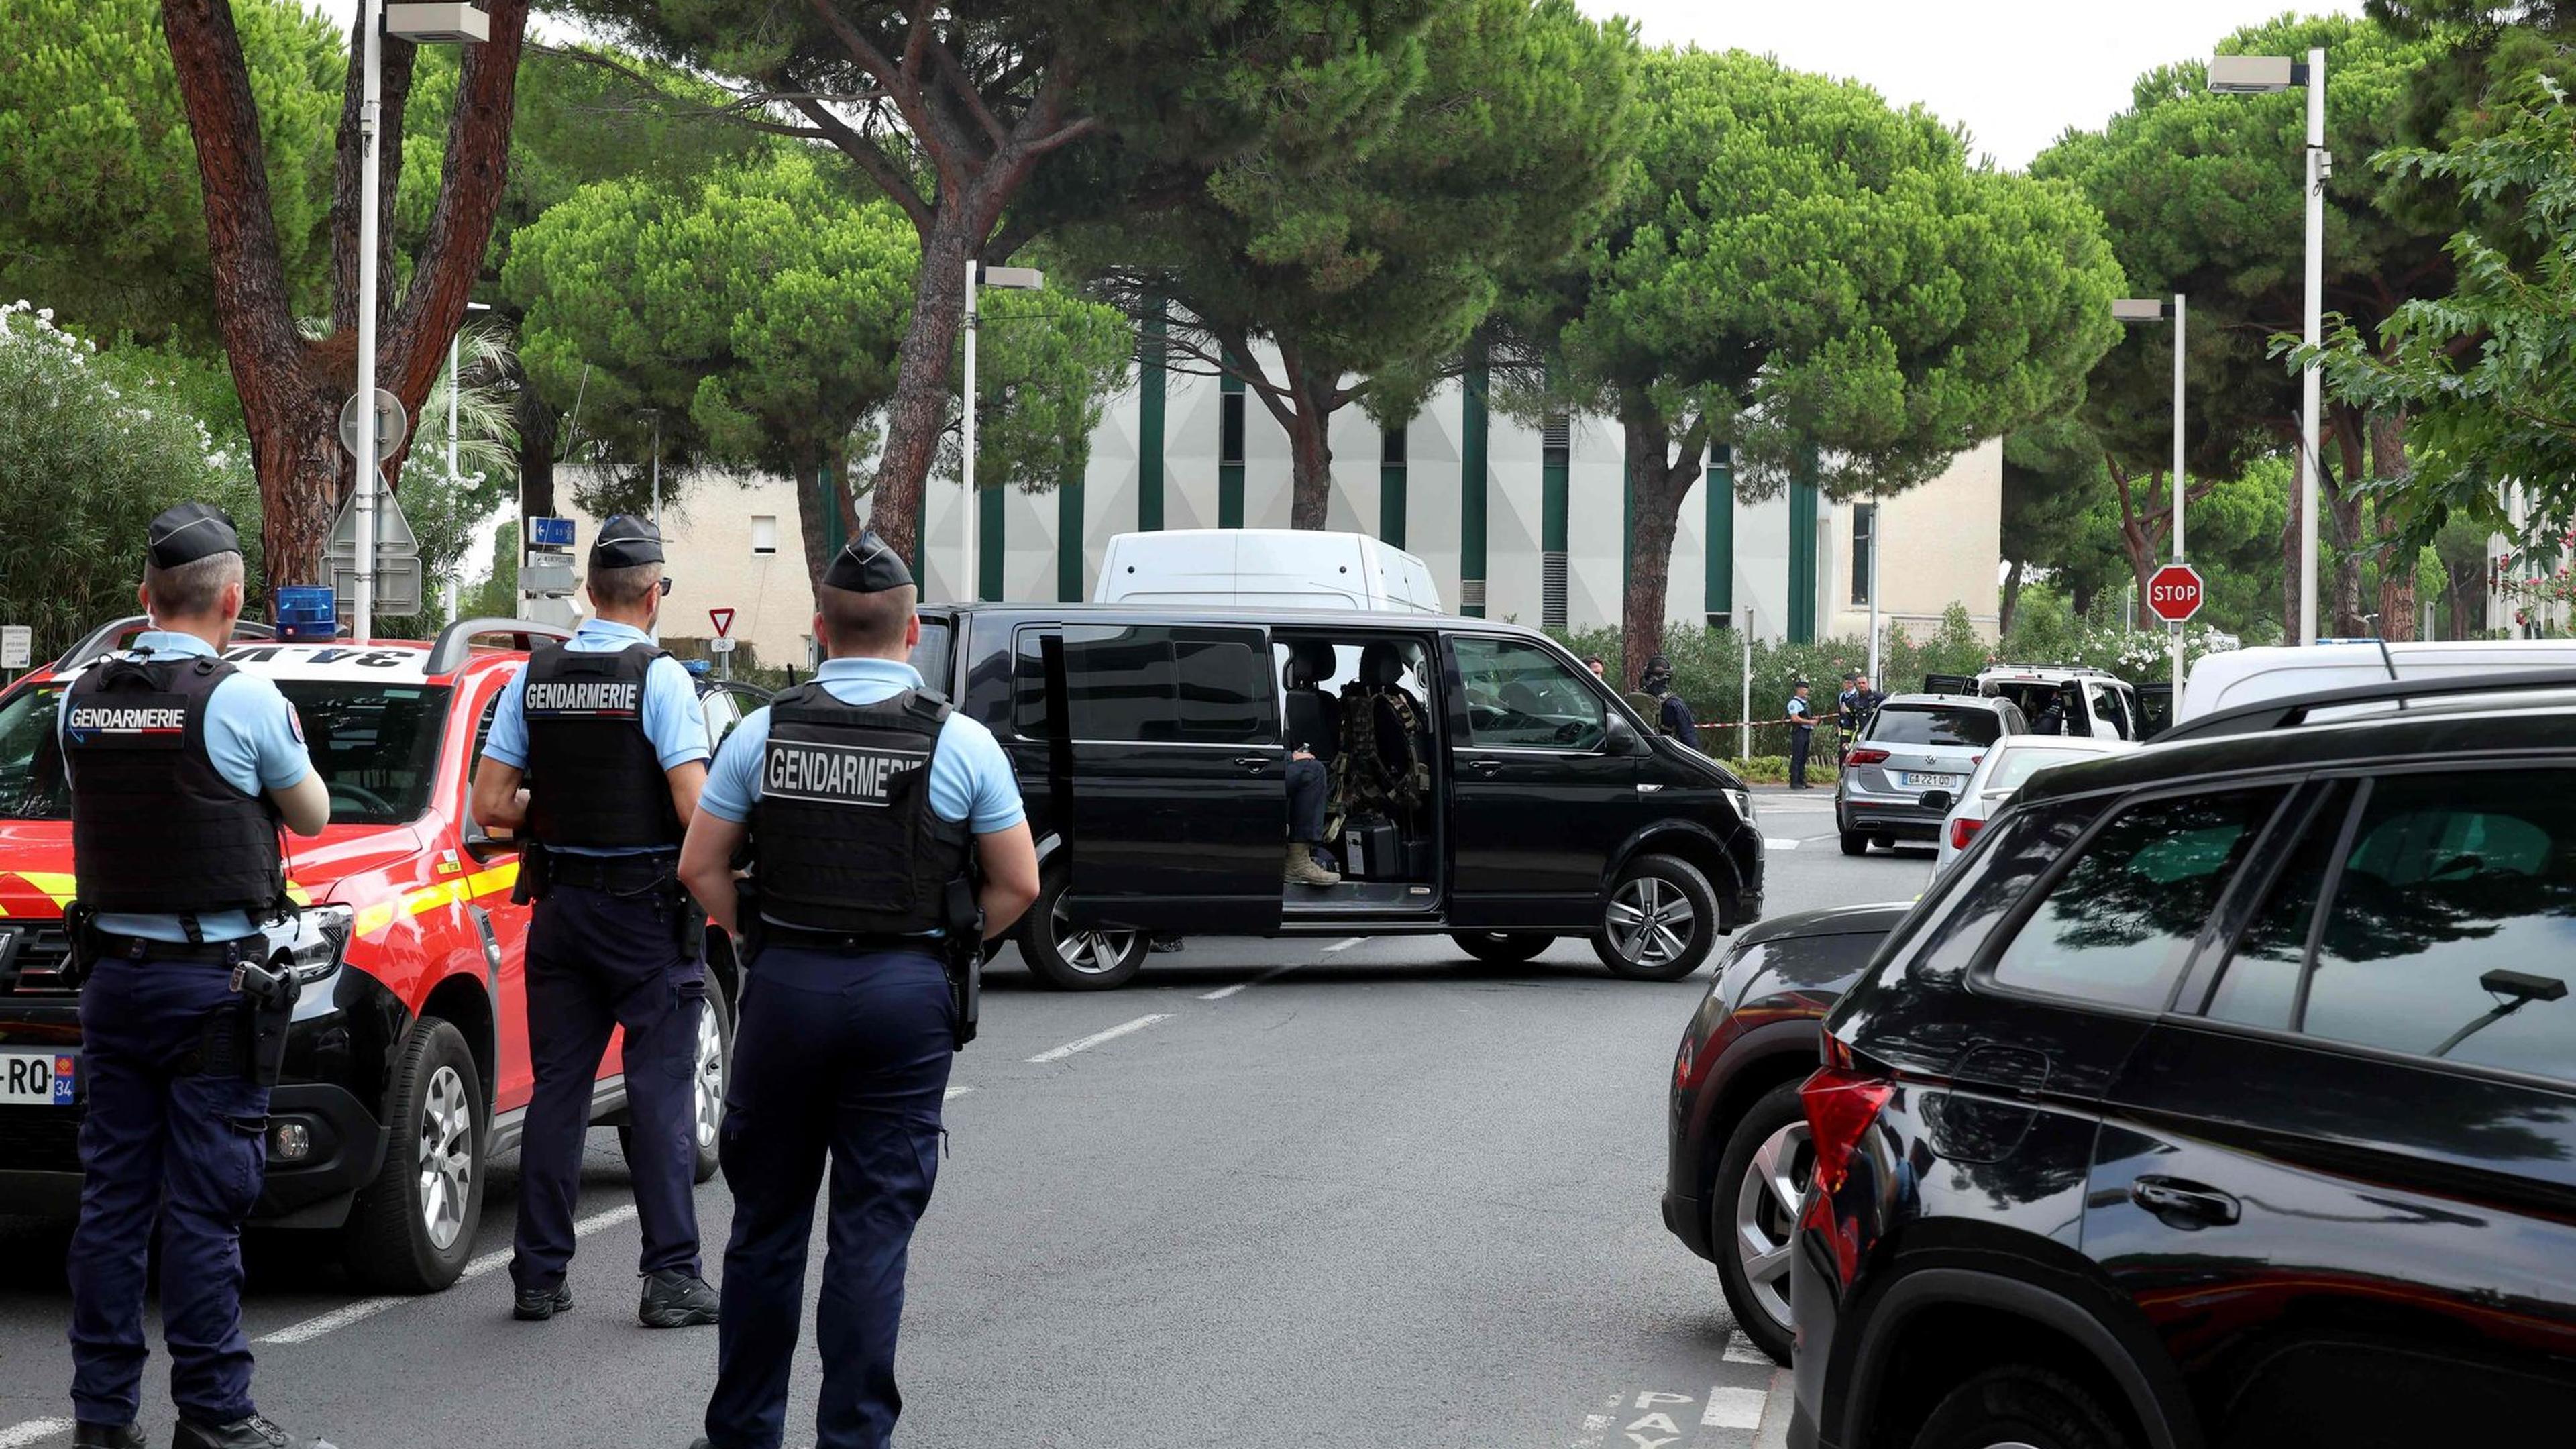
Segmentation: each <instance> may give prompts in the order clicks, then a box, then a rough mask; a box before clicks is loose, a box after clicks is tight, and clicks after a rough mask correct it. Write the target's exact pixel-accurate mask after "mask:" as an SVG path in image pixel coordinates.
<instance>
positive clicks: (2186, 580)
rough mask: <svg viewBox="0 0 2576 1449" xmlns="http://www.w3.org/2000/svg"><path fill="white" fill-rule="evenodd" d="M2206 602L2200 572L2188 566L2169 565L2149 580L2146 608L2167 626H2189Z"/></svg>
mask: <svg viewBox="0 0 2576 1449" xmlns="http://www.w3.org/2000/svg"><path fill="white" fill-rule="evenodd" d="M2206 598H2207V591H2206V590H2204V589H2203V588H2202V587H2201V584H2200V570H2198V569H2195V568H2193V567H2192V566H2191V565H2189V564H2187V563H2169V564H2166V565H2165V566H2164V567H2163V568H2160V569H2158V570H2156V572H2155V575H2154V577H2152V578H2150V579H2148V580H2147V607H2148V608H2150V609H2152V610H2154V611H2155V615H2156V617H2157V618H2159V619H2162V620H2164V621H2165V622H2166V623H2168V624H2182V623H2188V622H2189V621H2190V619H2191V616H2192V615H2194V614H2197V613H2199V612H2200V606H2201V604H2202V603H2203V602H2204V601H2205V600H2206Z"/></svg>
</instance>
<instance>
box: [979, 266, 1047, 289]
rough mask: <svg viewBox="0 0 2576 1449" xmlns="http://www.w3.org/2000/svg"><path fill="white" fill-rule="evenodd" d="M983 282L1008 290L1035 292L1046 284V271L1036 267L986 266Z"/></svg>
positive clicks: (988, 285)
mask: <svg viewBox="0 0 2576 1449" xmlns="http://www.w3.org/2000/svg"><path fill="white" fill-rule="evenodd" d="M983 283H984V285H985V286H987V287H999V288H1001V289H1002V290H1004V291H1008V292H1034V291H1037V290H1038V289H1040V288H1042V287H1044V286H1045V285H1046V273H1044V272H1041V271H1039V270H1038V269H1037V268H1035V267H986V268H984V269H983Z"/></svg>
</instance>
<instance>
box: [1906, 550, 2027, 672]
mask: <svg viewBox="0 0 2576 1449" xmlns="http://www.w3.org/2000/svg"><path fill="white" fill-rule="evenodd" d="M2020 607H2021V560H2020V559H2014V560H2013V561H2012V562H2011V563H2010V564H2009V565H2007V566H2006V567H2005V569H2004V594H2003V601H2002V606H2001V607H2000V608H1998V609H1996V610H1995V637H1996V639H1997V641H1998V642H2000V641H2001V640H2002V638H2003V637H2004V636H2005V635H2008V634H2010V633H2011V632H2012V626H2013V611H2014V610H2016V609H2018V608H2020ZM1872 682H1873V683H1875V682H1876V681H1872Z"/></svg>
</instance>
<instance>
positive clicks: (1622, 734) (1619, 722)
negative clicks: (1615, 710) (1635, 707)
mask: <svg viewBox="0 0 2576 1449" xmlns="http://www.w3.org/2000/svg"><path fill="white" fill-rule="evenodd" d="M1605 738H1606V741H1607V746H1606V747H1607V749H1608V750H1609V752H1610V753H1611V754H1614V755H1643V754H1649V753H1652V752H1651V751H1650V750H1648V748H1647V747H1646V737H1645V736H1644V735H1641V734H1639V733H1637V727H1636V726H1635V725H1632V724H1630V723H1628V717H1627V716H1626V715H1622V714H1613V715H1611V716H1609V729H1608V733H1607V735H1606V736H1605Z"/></svg>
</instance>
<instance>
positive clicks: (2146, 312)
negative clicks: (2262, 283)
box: [2111, 292, 2190, 703]
mask: <svg viewBox="0 0 2576 1449" xmlns="http://www.w3.org/2000/svg"><path fill="white" fill-rule="evenodd" d="M2189 310H2190V309H2189V307H2188V306H2187V304H2186V302H2185V300H2184V297H2183V294H2182V293H2180V292H2176V293H2174V295H2173V300H2172V301H2171V302H2163V301H2158V300H2157V299H2156V298H2153V297H2130V298H2123V299H2121V300H2119V301H2116V302H2113V303H2112V304H2111V315H2112V316H2114V317H2117V318H2119V319H2120V320H2121V321H2123V322H2129V323H2140V322H2163V321H2166V320H2171V321H2172V323H2173V356H2174V369H2173V561H2174V562H2175V563H2181V562H2183V561H2184V558H2185V554H2184V551H2183V538H2182V485H2183V446H2182V419H2183V412H2182V395H2183V360H2184V358H2185V357H2186V356H2187V353H2186V351H2185V348H2184V341H2183V330H2184V324H2185V322H2186V321H2187V320H2188V315H2189ZM2172 628H2173V689H2174V700H2175V702H2176V703H2180V702H2181V700H2182V631H2183V626H2182V625H2180V624H2175V625H2173V626H2172Z"/></svg>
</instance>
